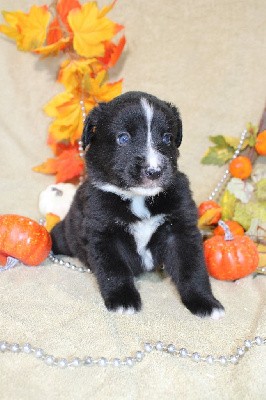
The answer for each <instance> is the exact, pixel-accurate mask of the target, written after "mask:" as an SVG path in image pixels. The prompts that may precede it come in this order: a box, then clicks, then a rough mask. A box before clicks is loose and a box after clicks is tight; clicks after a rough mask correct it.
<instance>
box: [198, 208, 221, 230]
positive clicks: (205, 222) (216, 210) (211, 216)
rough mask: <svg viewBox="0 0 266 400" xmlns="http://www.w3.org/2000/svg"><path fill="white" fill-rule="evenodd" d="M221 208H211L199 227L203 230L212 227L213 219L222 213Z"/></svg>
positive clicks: (201, 218)
mask: <svg viewBox="0 0 266 400" xmlns="http://www.w3.org/2000/svg"><path fill="white" fill-rule="evenodd" d="M221 211H222V209H221V208H218V207H217V208H210V209H209V210H207V211H205V213H204V214H203V215H202V216H201V217H200V218H199V220H198V227H199V229H202V228H203V227H205V226H208V225H211V224H212V221H213V219H214V218H215V217H216V216H217V215H219V214H220V213H221Z"/></svg>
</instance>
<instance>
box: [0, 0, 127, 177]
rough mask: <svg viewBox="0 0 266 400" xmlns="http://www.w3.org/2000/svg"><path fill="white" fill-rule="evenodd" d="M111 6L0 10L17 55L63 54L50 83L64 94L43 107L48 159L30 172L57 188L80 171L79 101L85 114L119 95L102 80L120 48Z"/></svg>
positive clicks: (63, 3)
mask: <svg viewBox="0 0 266 400" xmlns="http://www.w3.org/2000/svg"><path fill="white" fill-rule="evenodd" d="M115 3H116V1H113V2H112V3H111V4H109V5H108V6H105V7H103V8H102V9H99V8H98V5H97V2H96V1H92V2H86V3H84V4H81V3H80V2H79V1H78V0H57V1H52V3H51V4H49V5H43V6H36V5H33V6H32V7H31V8H30V10H29V11H28V12H22V11H12V12H9V11H2V15H3V17H4V20H5V24H2V25H0V32H1V33H3V34H4V35H6V36H7V37H8V38H10V39H11V40H13V41H15V42H16V45H17V48H18V50H21V51H28V52H31V53H33V54H35V55H38V56H39V57H41V58H46V57H55V56H57V55H59V54H60V55H63V61H62V58H61V57H60V60H61V61H60V64H59V70H58V75H57V78H56V80H57V82H58V83H59V84H61V85H62V86H63V87H64V91H63V92H62V93H59V94H57V95H56V96H54V97H53V98H52V99H51V100H50V101H49V102H48V104H46V105H45V106H44V112H45V113H46V114H47V115H48V116H49V117H51V118H52V122H51V124H50V126H49V130H48V138H47V144H48V145H49V146H50V148H51V150H52V152H53V154H54V157H53V158H49V159H48V160H46V161H45V162H43V163H42V164H40V165H38V166H36V167H34V168H33V170H34V171H36V172H42V173H45V174H55V176H56V182H57V183H58V182H69V181H73V180H74V181H75V180H76V179H77V178H79V177H80V176H81V175H82V174H83V172H84V163H83V160H82V158H81V157H80V155H79V151H78V141H79V140H80V138H81V134H82V129H83V119H84V115H83V110H82V107H81V103H80V102H81V101H82V102H83V104H84V107H85V111H86V113H88V112H89V111H90V110H91V109H92V108H93V107H94V106H95V105H97V104H98V103H100V102H106V101H110V100H112V99H113V98H114V97H116V96H118V95H119V94H121V91H122V80H119V81H117V82H112V83H110V82H109V78H108V71H109V69H110V68H112V67H113V66H114V65H115V64H116V62H117V61H118V59H119V57H120V56H121V53H122V51H123V49H124V46H125V43H126V39H125V36H124V35H123V34H121V32H122V30H123V29H124V27H123V26H122V25H120V24H118V23H116V22H114V21H112V20H110V19H109V18H108V17H107V14H108V13H109V12H110V11H111V10H112V8H113V7H114V6H115ZM119 32H120V35H119V38H117V39H116V36H117V34H118V33H119Z"/></svg>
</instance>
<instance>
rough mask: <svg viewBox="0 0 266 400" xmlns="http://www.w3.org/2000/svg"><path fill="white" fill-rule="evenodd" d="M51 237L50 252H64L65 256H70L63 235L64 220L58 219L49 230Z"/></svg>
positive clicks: (70, 253)
mask: <svg viewBox="0 0 266 400" xmlns="http://www.w3.org/2000/svg"><path fill="white" fill-rule="evenodd" d="M51 237H52V252H53V253H54V254H64V255H66V256H72V255H73V254H72V252H71V250H70V248H69V246H68V243H67V239H66V236H65V229H64V221H60V222H59V223H58V224H56V225H55V227H54V228H53V229H52V230H51Z"/></svg>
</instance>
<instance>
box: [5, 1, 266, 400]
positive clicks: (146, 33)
mask: <svg viewBox="0 0 266 400" xmlns="http://www.w3.org/2000/svg"><path fill="white" fill-rule="evenodd" d="M33 3H35V4H43V3H44V1H41V0H38V1H37V0H36V1H33V0H24V1H23V2H22V1H19V0H14V1H12V2H10V1H8V0H0V8H1V9H6V10H10V11H11V10H17V9H22V10H23V11H26V10H28V9H29V7H30V5H32V4H33ZM107 3H109V2H107V1H100V2H99V4H100V5H106V4H107ZM265 15H266V6H265V1H264V0H256V1H252V0H246V1H240V0H238V1H234V2H232V1H226V0H221V1H211V0H198V1H191V0H189V1H186V0H179V1H176V0H164V1H160V0H146V1H141V0H135V1H125V0H124V1H123V0H120V1H119V2H118V3H117V5H116V7H115V9H114V11H112V14H111V17H112V18H113V19H115V20H116V21H118V22H120V23H122V24H124V25H125V26H126V35H127V40H128V45H127V50H126V51H125V54H124V56H123V57H122V59H121V62H120V63H119V65H118V66H117V67H116V69H115V71H114V72H113V76H112V77H111V78H112V79H114V80H115V79H117V78H120V77H124V91H127V90H144V91H148V92H151V93H153V94H155V95H158V96H159V97H161V98H163V99H167V100H170V101H172V102H174V103H175V104H176V105H178V107H179V108H180V110H181V114H182V117H183V123H184V141H183V144H182V146H181V159H180V165H181V169H182V170H184V171H185V172H186V173H187V174H188V175H189V177H190V179H191V182H192V189H193V191H194V195H195V199H196V200H197V201H198V202H199V201H202V200H205V199H206V198H207V197H208V195H209V193H210V192H211V190H212V189H213V187H214V186H215V184H216V183H217V181H218V180H219V179H220V177H221V176H222V175H223V169H218V168H216V167H203V166H201V165H200V158H201V156H202V155H203V153H204V151H205V150H206V149H207V147H208V145H209V142H208V135H212V134H219V133H222V134H223V133H225V134H228V135H235V136H238V135H240V133H241V131H242V130H243V129H244V128H245V124H246V122H248V121H252V122H253V123H257V122H258V121H259V118H260V114H261V112H262V109H263V107H264V103H265V88H266V74H265V54H266V41H265V38H266V23H265ZM0 50H1V53H0V54H1V55H0V81H1V90H0V129H1V131H0V154H1V168H0V174H1V180H0V213H17V214H21V215H25V216H29V217H31V218H34V219H38V218H39V217H40V214H39V211H38V196H39V193H40V191H41V190H43V189H44V188H45V187H46V186H47V185H48V184H51V183H53V182H54V178H53V177H51V176H44V175H40V174H37V173H34V172H32V171H31V168H32V167H33V166H34V165H37V164H39V163H40V162H42V161H43V160H44V159H45V158H46V157H48V156H50V155H51V153H50V150H49V148H48V147H47V146H46V137H47V127H48V124H49V122H50V120H49V118H48V117H46V116H45V115H44V114H43V112H42V106H43V105H44V104H45V103H46V102H47V101H48V100H49V99H50V98H51V97H52V96H53V95H54V94H56V93H58V92H60V91H61V90H62V88H61V87H60V86H59V85H58V84H56V83H55V76H56V71H57V68H58V65H59V62H58V59H57V58H55V59H49V60H44V61H39V59H37V58H36V57H34V56H33V55H31V54H27V53H22V52H18V51H17V50H16V48H15V46H14V44H13V43H11V42H9V41H8V40H6V39H4V38H3V37H1V39H0ZM71 261H72V262H75V263H77V264H78V262H77V260H71ZM137 286H138V288H139V290H140V293H141V296H142V299H143V310H142V311H141V312H140V313H139V314H137V315H133V316H131V315H115V314H112V313H109V312H107V311H106V309H105V307H104V305H103V301H102V298H101V296H100V294H99V291H98V288H97V285H96V281H95V277H94V276H93V275H89V274H82V273H79V272H75V271H71V270H68V269H66V268H65V267H62V266H59V265H53V264H52V263H51V262H49V261H46V262H45V264H44V266H40V267H37V268H28V267H25V266H22V265H20V266H18V267H15V268H14V269H11V270H9V271H6V272H0V341H1V340H6V341H8V342H11V343H26V342H29V343H31V344H32V346H37V347H40V348H43V349H44V350H45V352H46V353H47V354H52V355H55V356H60V357H66V358H71V357H72V358H74V357H80V358H82V357H84V356H85V355H88V356H91V357H94V358H96V357H107V358H114V357H119V358H124V357H126V356H129V357H134V354H135V352H136V351H137V350H142V349H143V343H144V342H152V343H154V342H156V341H158V340H161V341H162V342H164V343H166V344H170V343H173V344H175V345H176V347H177V349H179V348H181V347H185V348H187V349H188V350H189V351H190V352H196V351H197V352H199V353H200V354H201V355H203V356H204V355H208V354H213V355H215V356H220V355H230V354H233V353H235V351H236V348H237V347H241V346H243V340H244V339H252V338H254V337H255V336H257V335H261V336H264V337H265V336H266V312H265V289H266V278H265V277H262V276H260V277H257V278H255V279H253V278H252V277H248V278H246V279H242V280H240V281H238V282H236V283H228V282H219V281H216V280H212V287H213V291H214V294H215V296H217V298H218V299H219V300H220V301H221V302H222V303H223V305H224V306H225V308H226V316H225V318H224V319H222V320H220V321H213V320H208V319H206V320H202V319H199V318H196V317H194V316H192V315H191V314H190V313H189V311H188V310H187V309H185V307H184V306H183V305H182V304H181V302H180V298H179V296H178V294H177V293H176V290H175V288H174V287H173V285H172V284H171V282H170V281H169V279H168V278H165V279H162V278H161V277H160V276H158V275H156V274H146V275H144V276H142V277H141V278H140V279H138V281H137ZM265 356H266V346H254V348H252V349H251V350H250V351H249V352H248V354H246V356H245V357H244V358H243V359H241V361H240V363H239V364H238V365H231V364H230V365H227V366H222V365H219V364H215V365H214V366H211V365H207V364H206V363H196V362H193V361H192V360H190V359H182V358H179V357H177V356H172V355H170V354H168V353H166V352H156V351H154V352H151V354H148V355H146V356H145V358H144V360H143V361H142V362H140V363H137V364H136V365H134V366H133V367H127V366H122V367H119V368H115V367H112V366H108V367H98V366H91V367H89V366H88V367H78V368H73V367H72V368H67V369H59V368H57V367H49V366H47V365H45V363H43V362H42V361H40V360H38V359H36V358H35V357H34V356H33V355H27V354H11V353H9V352H6V353H3V354H1V352H0V357H1V360H0V398H1V400H18V399H19V400H33V399H34V400H36V399H41V400H42V399H57V400H60V399H107V398H108V399H116V400H118V399H132V400H133V399H134V400H135V399H207V398H208V399H209V398H210V399H221V398H223V399H265V397H266V384H265V376H266V362H265Z"/></svg>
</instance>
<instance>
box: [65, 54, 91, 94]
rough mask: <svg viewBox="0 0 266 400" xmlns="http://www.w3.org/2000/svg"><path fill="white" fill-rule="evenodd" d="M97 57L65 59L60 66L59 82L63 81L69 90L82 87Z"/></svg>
mask: <svg viewBox="0 0 266 400" xmlns="http://www.w3.org/2000/svg"><path fill="white" fill-rule="evenodd" d="M95 62H96V59H95V58H91V59H81V60H65V61H64V62H63V63H62V64H61V67H60V70H59V74H58V78H57V80H58V82H60V83H62V84H63V85H64V86H65V88H66V89H67V90H68V91H73V90H74V89H76V88H82V86H83V79H84V76H85V75H87V74H89V73H91V72H92V69H91V67H90V66H91V64H94V63H95Z"/></svg>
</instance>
